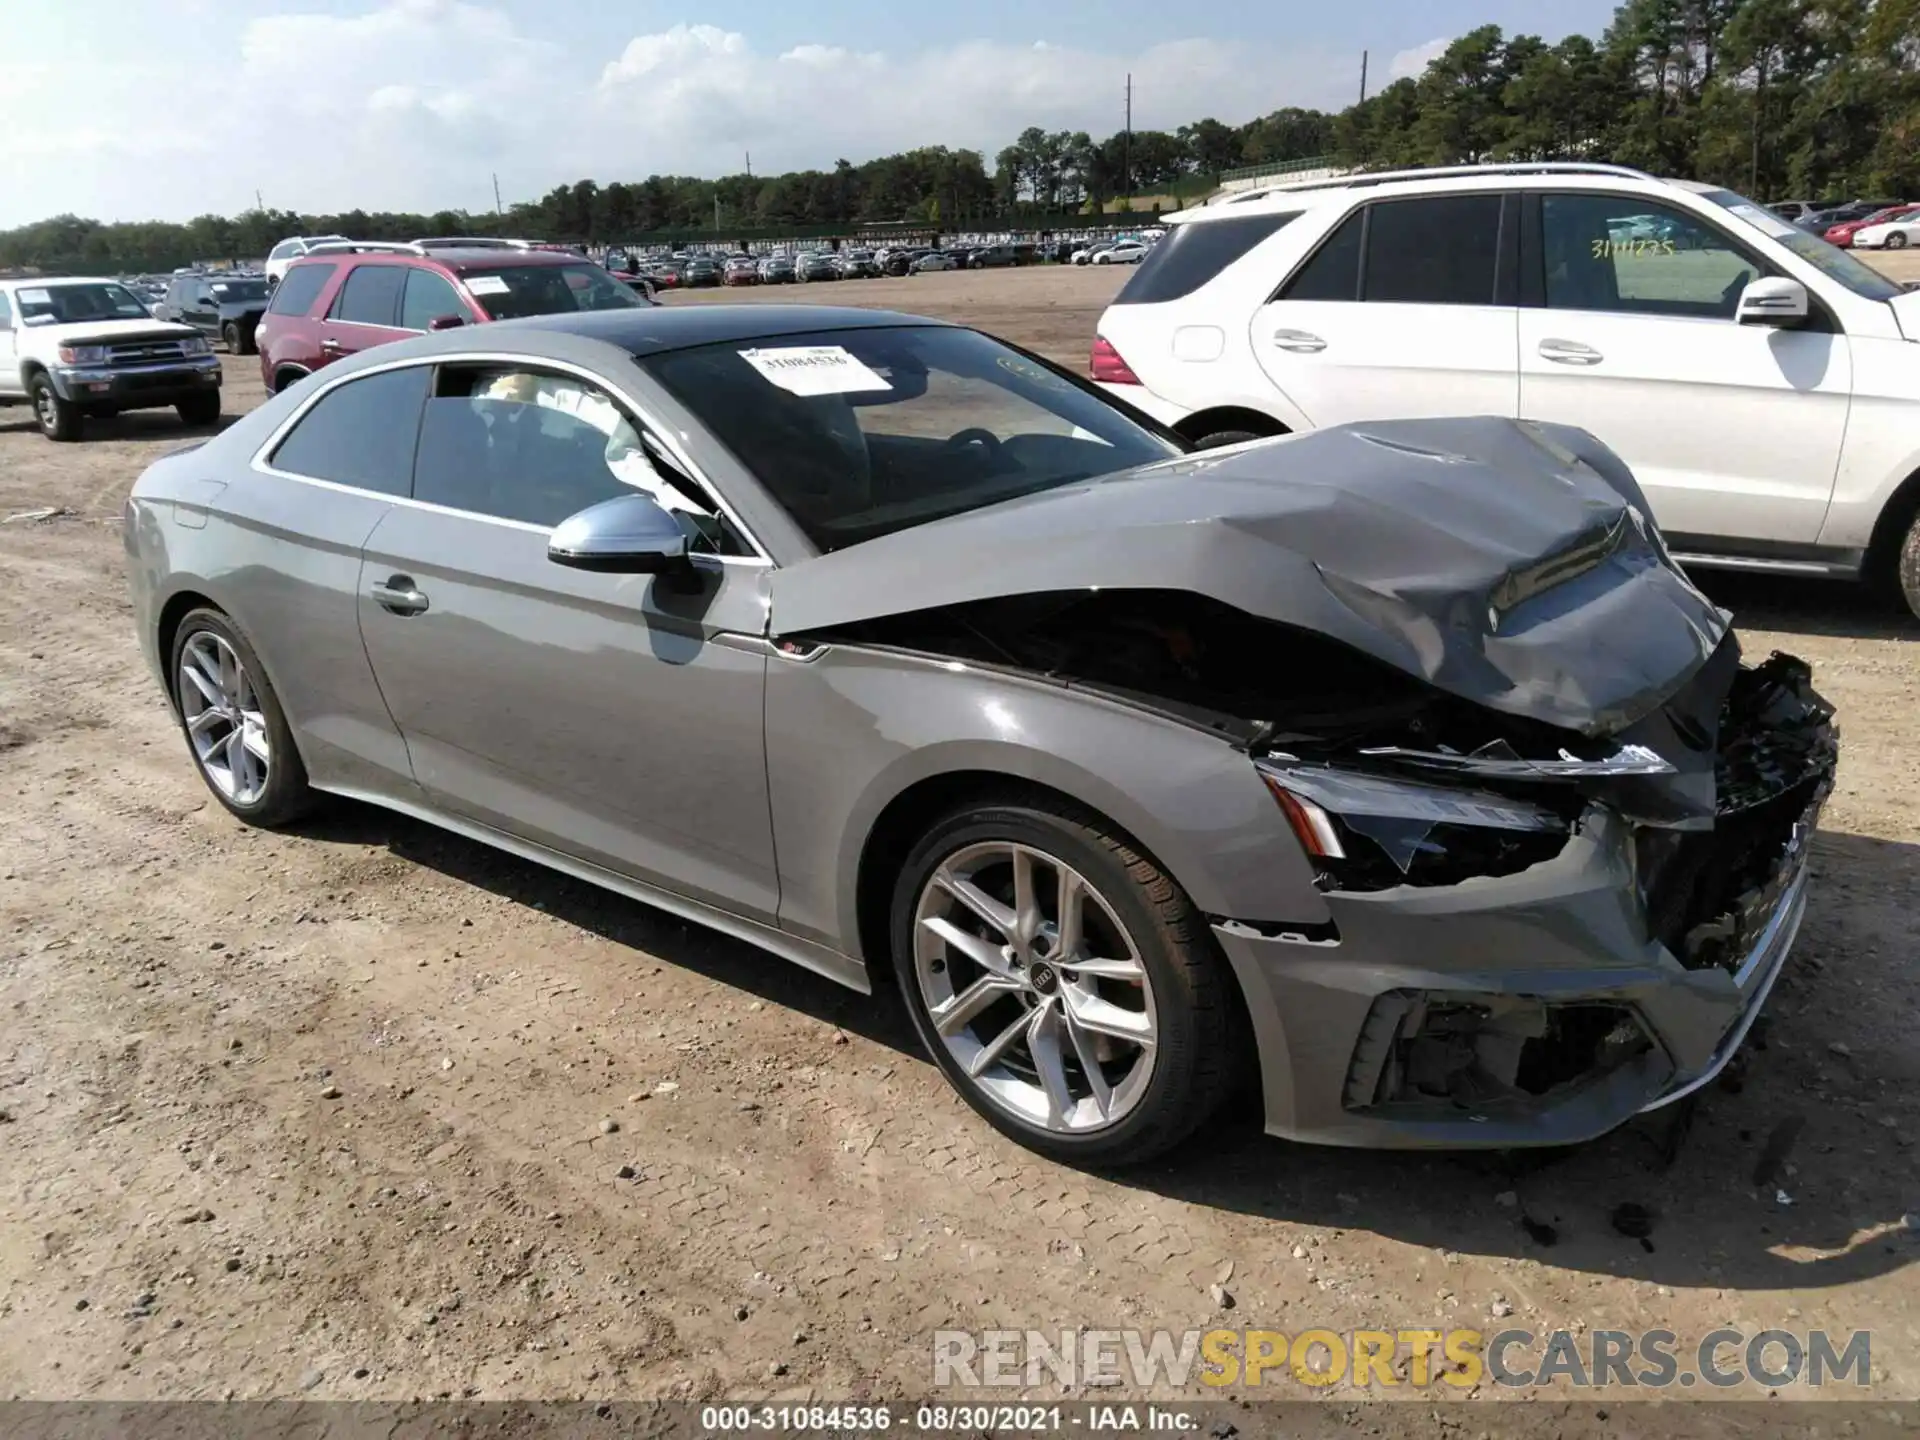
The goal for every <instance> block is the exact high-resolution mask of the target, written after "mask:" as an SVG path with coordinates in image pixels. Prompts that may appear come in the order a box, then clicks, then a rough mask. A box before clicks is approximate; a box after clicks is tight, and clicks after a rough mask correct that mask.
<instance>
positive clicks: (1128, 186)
mask: <svg viewBox="0 0 1920 1440" xmlns="http://www.w3.org/2000/svg"><path fill="white" fill-rule="evenodd" d="M1120 193H1121V194H1122V195H1124V196H1126V197H1127V208H1128V209H1129V210H1131V209H1132V208H1133V76H1132V75H1128V76H1127V125H1126V128H1125V129H1124V130H1122V131H1121V132H1120Z"/></svg>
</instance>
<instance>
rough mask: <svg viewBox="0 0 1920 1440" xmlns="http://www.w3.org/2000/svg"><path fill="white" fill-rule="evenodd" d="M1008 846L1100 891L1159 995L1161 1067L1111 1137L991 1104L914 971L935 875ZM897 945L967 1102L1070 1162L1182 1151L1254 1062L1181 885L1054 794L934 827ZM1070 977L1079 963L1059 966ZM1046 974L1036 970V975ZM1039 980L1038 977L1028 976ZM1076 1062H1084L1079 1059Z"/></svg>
mask: <svg viewBox="0 0 1920 1440" xmlns="http://www.w3.org/2000/svg"><path fill="white" fill-rule="evenodd" d="M984 842H1011V843H1014V844H1017V845H1023V846H1029V847H1031V848H1033V849H1035V850H1040V851H1043V852H1045V853H1046V854H1048V855H1052V856H1056V857H1058V858H1059V859H1060V860H1061V861H1064V862H1065V863H1066V864H1067V865H1069V866H1071V867H1072V868H1073V869H1075V870H1077V871H1078V872H1079V873H1080V874H1081V875H1082V876H1084V877H1085V878H1086V880H1087V881H1088V882H1089V883H1090V884H1091V885H1092V886H1093V887H1094V888H1095V889H1096V890H1097V891H1098V892H1099V894H1100V895H1101V896H1102V897H1103V898H1104V899H1105V901H1106V902H1107V904H1108V905H1109V906H1110V907H1111V909H1112V911H1113V914H1114V915H1115V916H1116V917H1118V919H1119V921H1120V923H1121V924H1122V925H1124V926H1125V927H1126V929H1127V931H1128V932H1129V935H1130V936H1131V938H1132V940H1133V942H1134V947H1135V948H1136V949H1137V950H1138V952H1139V954H1140V957H1141V960H1142V963H1143V964H1144V967H1145V970H1146V974H1147V978H1148V983H1149V984H1150V985H1151V987H1152V994H1153V1005H1154V1010H1155V1024H1156V1029H1157V1033H1156V1037H1155V1046H1154V1058H1153V1062H1152V1069H1151V1071H1150V1072H1149V1075H1148V1077H1147V1080H1146V1083H1145V1086H1144V1090H1143V1091H1142V1093H1141V1094H1140V1097H1139V1099H1138V1101H1137V1103H1135V1104H1134V1106H1133V1108H1132V1109H1131V1110H1130V1111H1128V1112H1127V1113H1126V1115H1125V1116H1124V1117H1123V1118H1121V1119H1120V1120H1118V1121H1117V1122H1114V1123H1113V1124H1111V1125H1110V1126H1108V1127H1106V1128H1103V1129H1096V1130H1092V1131H1090V1132H1088V1133H1084V1134H1069V1133H1060V1132H1058V1131H1050V1130H1047V1129H1045V1128H1043V1127H1042V1126H1040V1125H1037V1124H1034V1123H1031V1122H1029V1121H1026V1120H1023V1119H1021V1118H1019V1117H1018V1116H1015V1115H1013V1114H1011V1113H1010V1112H1009V1111H1007V1110H1005V1109H1002V1108H1000V1107H999V1106H998V1105H996V1104H995V1103H994V1102H993V1101H992V1100H990V1099H988V1098H987V1097H986V1096H985V1095H984V1094H983V1093H982V1092H981V1090H980V1088H979V1086H978V1085H977V1083H976V1082H975V1081H974V1080H973V1079H972V1078H971V1077H969V1076H968V1075H967V1073H966V1071H965V1069H964V1068H963V1067H962V1066H961V1064H960V1062H959V1060H958V1059H956V1057H954V1056H953V1055H952V1054H951V1053H950V1052H949V1050H948V1048H947V1045H946V1043H945V1041H944V1040H943V1039H942V1038H941V1036H940V1035H939V1033H938V1032H937V1031H936V1030H935V1029H934V1025H933V1021H932V1019H931V1018H930V1016H929V1013H928V1003H927V999H926V996H925V995H924V994H923V992H922V990H921V986H920V980H919V976H918V974H917V973H916V962H915V949H914V940H915V911H916V907H917V905H918V902H919V899H920V894H921V891H922V888H923V887H925V886H926V885H927V884H928V883H929V881H930V877H931V876H932V875H933V873H934V871H935V870H936V869H937V868H938V867H939V866H940V865H942V864H943V863H945V862H946V860H947V859H948V858H949V857H951V856H953V855H955V854H956V853H957V852H959V851H961V850H962V849H964V848H965V847H968V846H971V845H977V844H981V843H984ZM888 933H889V937H890V940H891V944H892V950H893V961H894V973H895V976H896V978H897V980H898V982H899V985H900V989H901V992H902V993H903V995H904V996H905V997H906V1004H907V1009H908V1012H909V1014H910V1015H911V1016H912V1018H913V1025H914V1029H915V1030H916V1031H917V1032H918V1033H919V1036H920V1040H921V1043H922V1044H923V1045H924V1046H925V1047H926V1049H927V1051H928V1053H929V1054H931V1055H932V1057H933V1059H934V1063H935V1064H937V1065H938V1066H939V1067H940V1069H941V1071H942V1073H944V1074H945V1075H946V1077H947V1080H948V1082H949V1083H950V1084H952V1085H953V1087H954V1088H955V1089H956V1090H958V1091H959V1092H960V1095H961V1097H962V1098H963V1099H964V1100H966V1102H967V1103H968V1104H969V1105H971V1106H972V1107H973V1108H974V1109H975V1110H977V1111H978V1112H979V1113H980V1114H981V1115H982V1116H983V1117H984V1118H985V1119H986V1120H987V1121H988V1123H990V1124H991V1125H993V1127H994V1128H995V1129H997V1130H999V1131H1001V1132H1002V1133H1003V1134H1005V1135H1008V1136H1010V1137H1012V1138H1013V1139H1014V1140H1017V1141H1018V1142H1019V1143H1020V1144H1022V1145H1024V1146H1026V1147H1028V1148H1029V1149H1031V1150H1035V1151H1038V1152H1039V1153H1040V1154H1042V1155H1045V1156H1047V1157H1049V1158H1051V1159H1054V1160H1058V1161H1061V1162H1063V1163H1066V1164H1070V1165H1083V1166H1097V1167H1118V1166H1127V1165H1137V1164H1141V1163H1143V1162H1145V1161H1148V1160H1151V1159H1153V1158H1154V1157H1155V1156H1157V1155H1160V1154H1162V1153H1164V1152H1165V1151H1167V1150H1168V1149H1171V1148H1172V1147H1173V1146H1175V1145H1178V1144H1179V1143H1180V1142H1181V1141H1183V1140H1185V1139H1186V1138H1187V1137H1188V1136H1190V1135H1192V1134H1193V1132H1194V1131H1195V1130H1197V1129H1198V1128H1199V1127H1200V1126H1201V1125H1203V1124H1204V1123H1205V1122H1206V1121H1207V1120H1208V1119H1209V1118H1210V1117H1211V1116H1212V1115H1213V1114H1214V1112H1215V1111H1216V1110H1218V1109H1219V1107H1220V1105H1221V1103H1222V1101H1223V1100H1225V1099H1226V1097H1227V1096H1228V1095H1229V1094H1230V1093H1231V1091H1232V1089H1233V1088H1234V1085H1235V1083H1236V1082H1237V1080H1238V1078H1239V1075H1240V1068H1241V1058H1242V1056H1243V1054H1244V1053H1245V1045H1244V1041H1243V1040H1242V1038H1241V1037H1242V1035H1243V1033H1244V1032H1243V1029H1242V1027H1241V1026H1239V1025H1238V1024H1237V1023H1236V1015H1237V1011H1236V1009H1235V1004H1236V997H1235V996H1234V995H1233V993H1232V992H1231V990H1230V986H1231V985H1232V984H1233V982H1232V980H1231V979H1230V977H1229V975H1228V973H1227V969H1226V965H1225V962H1224V961H1223V960H1222V959H1221V958H1220V956H1219V954H1218V953H1217V952H1216V951H1215V949H1214V947H1213V944H1212V940H1211V937H1210V936H1209V934H1208V930H1207V923H1206V919H1205V917H1204V916H1202V915H1201V914H1200V913H1199V912H1198V911H1197V910H1196V909H1195V908H1194V905H1193V902H1192V901H1191V900H1189V899H1188V898H1187V895H1186V892H1185V891H1183V890H1182V889H1181V888H1180V886H1179V885H1178V884H1177V883H1175V881H1174V880H1173V879H1172V878H1171V877H1170V876H1168V875H1167V874H1166V873H1165V872H1164V871H1163V870H1161V869H1160V867H1159V866H1158V865H1157V864H1155V863H1154V861H1153V860H1152V859H1150V858H1149V857H1147V856H1146V855H1143V854H1142V853H1141V852H1140V851H1139V849H1138V848H1137V847H1136V846H1135V845H1134V844H1133V842H1132V841H1130V840H1129V839H1127V838H1126V837H1125V836H1124V835H1122V834H1120V833H1119V832H1118V831H1117V830H1116V829H1115V828H1114V827H1113V826H1112V825H1111V824H1110V823H1109V822H1107V821H1106V820H1104V819H1102V818H1101V817H1099V816H1097V815H1094V814H1092V813H1090V812H1087V811H1083V810H1080V809H1079V808H1077V807H1075V806H1073V805H1071V804H1069V803H1067V802H1064V801H1056V800H1054V799H1052V798H1051V797H1032V798H1022V797H1009V798H1004V799H998V800H981V801H976V802H974V803H972V804H969V805H964V806H961V807H960V808H958V809H955V810H953V811H951V812H949V813H948V814H946V815H945V816H943V817H942V818H941V819H940V820H938V821H937V822H935V823H934V824H933V825H932V826H931V827H930V828H929V829H928V830H927V832H926V834H925V835H924V836H923V837H922V838H921V839H920V841H919V842H918V843H917V844H915V845H914V847H913V848H912V850H911V851H909V853H908V855H907V859H906V863H905V865H904V866H903V867H902V869H901V872H900V875H899V877H898V879H897V880H896V882H895V886H894V895H893V907H892V914H891V923H890V927H889V931H888ZM1056 963H1059V964H1060V967H1061V968H1062V969H1066V968H1067V967H1068V966H1069V965H1070V962H1056ZM1038 968H1039V967H1038V966H1037V965H1036V966H1035V967H1034V969H1035V970H1037V969H1038ZM1029 973H1032V972H1029ZM1076 1063H1077V1062H1076Z"/></svg>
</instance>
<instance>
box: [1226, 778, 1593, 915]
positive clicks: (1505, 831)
mask: <svg viewBox="0 0 1920 1440" xmlns="http://www.w3.org/2000/svg"><path fill="white" fill-rule="evenodd" d="M1258 768H1259V771H1260V776H1261V779H1263V780H1264V781H1265V782H1266V785H1267V788H1268V789H1269V790H1270V791H1272V792H1273V798H1274V799H1275V800H1276V801H1278V802H1279V805H1280V808H1281V810H1282V811H1283V812H1284V813H1285V814H1286V817H1287V823H1288V825H1289V826H1290V827H1292V830H1293V833H1294V834H1295V835H1296V836H1297V837H1299V840H1300V844H1301V846H1302V848H1304V849H1305V850H1306V852H1307V854H1308V856H1309V857H1311V858H1312V860H1313V863H1314V870H1315V874H1316V876H1317V878H1318V881H1319V884H1320V888H1321V889H1323V890H1388V889H1391V888H1393V887H1394V886H1396V885H1457V884H1459V883H1460V882H1461V881H1463V880H1470V879H1473V878H1474V877H1476V876H1489V875H1513V874H1517V873H1519V872H1520V871H1522V870H1525V869H1527V868H1528V867H1530V866H1533V865H1538V864H1540V863H1541V862H1542V861H1544V860H1551V859H1552V858H1553V857H1554V856H1556V855H1558V854H1559V853H1560V851H1561V850H1562V849H1563V848H1564V847H1565V845H1566V843H1567V836H1568V835H1569V834H1571V833H1572V826H1571V825H1570V824H1569V823H1568V822H1567V820H1565V819H1564V818H1563V817H1562V816H1560V815H1557V814H1555V813H1554V812H1553V811H1551V810H1548V809H1545V808H1544V807H1542V806H1538V805H1533V804H1529V803H1528V802H1526V801H1524V800H1514V799H1511V798H1509V797H1507V796H1504V795H1494V794H1491V793H1488V792H1486V791H1480V790H1462V789H1452V788H1447V787H1444V786H1439V785H1424V784H1421V783H1419V782H1418V781H1409V780H1399V779H1388V778H1386V777H1384V776H1379V775H1368V774H1363V773H1360V772H1357V771H1351V770H1334V769H1330V768H1327V767H1324V766H1280V765H1267V764H1262V765H1260V766H1259V767H1258Z"/></svg>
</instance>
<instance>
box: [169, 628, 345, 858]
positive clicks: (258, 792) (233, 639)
mask: <svg viewBox="0 0 1920 1440" xmlns="http://www.w3.org/2000/svg"><path fill="white" fill-rule="evenodd" d="M172 658H173V689H174V698H175V701H176V703H177V705H178V708H179V712H180V728H181V731H182V732H183V733H184V734H185V735H186V737H187V749H188V753H190V754H191V755H192V756H193V763H194V768H195V769H197V770H198V771H199V772H200V778H201V779H202V780H204V781H205V782H206V785H207V788H208V789H209V790H211V791H212V792H213V798H214V799H216V800H218V801H219V802H220V803H221V804H222V805H224V806H225V807H226V808H227V810H228V812H229V813H231V814H233V815H235V816H237V817H238V818H240V819H242V820H245V821H246V822H247V823H248V824H250V825H264V826H275V825H284V824H286V823H287V822H288V821H290V820H295V819H298V818H299V817H300V816H301V815H304V814H305V813H306V812H307V811H308V810H310V809H311V808H312V807H313V792H312V790H310V789H309V788H308V786H307V771H306V767H305V766H304V765H303V764H301V761H300V754H299V752H298V751H297V750H296V749H295V748H294V744H293V732H292V731H291V730H290V729H289V728H288V725H287V717H286V715H285V713H284V712H283V711H282V710H281V709H280V701H279V699H278V697H276V696H275V695H274V693H273V687H272V685H270V684H269V683H268V681H267V677H266V672H265V671H263V670H262V669H261V667H260V661H259V658H258V657H257V656H256V655H255V654H254V653H253V648H252V647H251V646H250V645H248V644H247V642H246V639H245V637H243V636H242V635H241V634H240V632H239V631H238V630H237V629H235V628H234V625H233V622H232V621H231V620H229V619H228V618H227V617H226V616H225V615H222V614H221V613H220V612H219V611H217V610H206V609H202V610H195V611H193V612H191V613H190V614H188V616H187V617H186V619H184V620H183V621H181V622H180V628H179V630H177V631H176V632H175V633H174V638H173V657H172Z"/></svg>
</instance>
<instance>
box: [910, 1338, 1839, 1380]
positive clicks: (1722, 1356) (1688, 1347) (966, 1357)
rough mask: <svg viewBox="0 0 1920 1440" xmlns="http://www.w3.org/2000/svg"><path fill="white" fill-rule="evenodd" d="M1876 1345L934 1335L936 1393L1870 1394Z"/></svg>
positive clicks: (1765, 1341)
mask: <svg viewBox="0 0 1920 1440" xmlns="http://www.w3.org/2000/svg"><path fill="white" fill-rule="evenodd" d="M1872 1346H1873V1337H1872V1332H1870V1331H1866V1330H1853V1331H1848V1332H1847V1333H1846V1334H1844V1335H1839V1334H1829V1333H1828V1332H1827V1331H1825V1330H1809V1331H1792V1330H1761V1331H1758V1332H1755V1333H1753V1334H1748V1333H1747V1332H1745V1331H1742V1330H1714V1331H1710V1332H1709V1333H1708V1334H1706V1335H1704V1336H1702V1337H1701V1338H1700V1339H1699V1340H1698V1341H1697V1342H1695V1343H1692V1344H1688V1343H1687V1342H1685V1341H1683V1340H1682V1339H1681V1337H1680V1336H1678V1335H1676V1334H1675V1333H1674V1332H1673V1331H1671V1330H1643V1331H1629V1330H1590V1331H1586V1332H1584V1333H1581V1334H1575V1333H1574V1332H1572V1331H1570V1330H1553V1331H1548V1332H1546V1333H1544V1334H1541V1333H1536V1332H1534V1331H1532V1330H1518V1329H1514V1330H1496V1331H1485V1330H1454V1329H1449V1330H1440V1329H1433V1330H1423V1329H1401V1330H1348V1331H1336V1330H1316V1329H1309V1330H1301V1331H1298V1332H1295V1333H1292V1334H1289V1333H1287V1332H1285V1331H1280V1330H1059V1331H1041V1330H936V1331H935V1332H934V1334H933V1383H934V1386H935V1387H936V1388H938V1389H954V1388H958V1389H971V1388H999V1387H1005V1388H1024V1387H1034V1386H1040V1385H1048V1384H1056V1385H1082V1386H1088V1385H1090V1386H1104V1385H1118V1386H1125V1387H1128V1388H1129V1389H1133V1390H1142V1391H1145V1390H1157V1389H1170V1390H1186V1389H1189V1388H1192V1387H1196V1386H1205V1387H1213V1388H1216V1389H1219V1388H1224V1387H1227V1386H1235V1387H1241V1388H1246V1389H1256V1388H1260V1387H1263V1386H1264V1387H1269V1388H1279V1387H1283V1386H1290V1385H1304V1386H1309V1387H1312V1388H1315V1389H1322V1390H1324V1389H1328V1388H1330V1387H1333V1386H1346V1387H1350V1388H1353V1389H1360V1390H1379V1389H1387V1388H1390V1387H1399V1386H1405V1387H1408V1388H1412V1389H1420V1388H1423V1387H1426V1386H1431V1385H1449V1386H1453V1387H1455V1388H1458V1389H1461V1390H1470V1389H1472V1388H1473V1387H1474V1386H1476V1385H1480V1384H1483V1383H1488V1382H1490V1383H1492V1384H1494V1385H1501V1386H1507V1387H1510V1388H1516V1389H1524V1388H1537V1387H1553V1386H1566V1387H1569V1388H1572V1389H1597V1388H1608V1387H1622V1386H1625V1387H1637V1388H1646V1389H1652V1390H1694V1391H1695V1392H1696V1393H1702V1392H1701V1388H1700V1387H1705V1389H1706V1391H1708V1392H1710V1391H1712V1390H1728V1389H1733V1388H1735V1387H1738V1386H1742V1385H1749V1386H1761V1387H1764V1388H1766V1389H1770V1390H1777V1389H1781V1388H1784V1387H1786V1386H1789V1385H1809V1386H1827V1385H1846V1384H1851V1385H1856V1386H1865V1385H1866V1384H1867V1383H1868V1380H1869V1377H1870V1376H1871V1374H1872Z"/></svg>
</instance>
